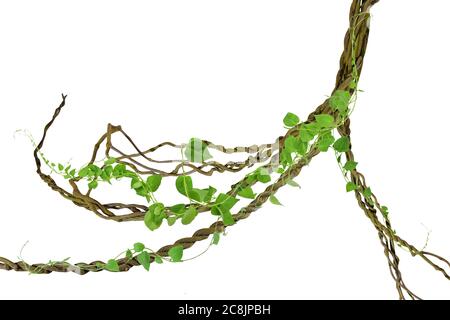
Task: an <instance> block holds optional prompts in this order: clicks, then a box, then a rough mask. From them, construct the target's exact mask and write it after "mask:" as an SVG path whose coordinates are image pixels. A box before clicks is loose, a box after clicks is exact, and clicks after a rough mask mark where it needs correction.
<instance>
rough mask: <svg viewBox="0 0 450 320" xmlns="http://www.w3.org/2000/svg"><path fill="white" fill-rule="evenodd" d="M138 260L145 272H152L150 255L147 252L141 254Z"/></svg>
mask: <svg viewBox="0 0 450 320" xmlns="http://www.w3.org/2000/svg"><path fill="white" fill-rule="evenodd" d="M136 259H137V261H138V262H139V264H140V265H141V266H143V267H144V269H145V270H147V271H149V270H150V254H149V253H148V252H147V251H142V252H141V253H139V254H138V256H137V257H136Z"/></svg>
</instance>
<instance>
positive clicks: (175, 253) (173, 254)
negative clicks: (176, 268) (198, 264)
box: [168, 245, 184, 262]
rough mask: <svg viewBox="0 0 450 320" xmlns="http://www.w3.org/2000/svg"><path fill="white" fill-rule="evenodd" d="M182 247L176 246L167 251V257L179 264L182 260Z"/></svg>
mask: <svg viewBox="0 0 450 320" xmlns="http://www.w3.org/2000/svg"><path fill="white" fill-rule="evenodd" d="M183 251H184V249H183V246H181V245H178V246H175V247H172V248H171V249H170V250H169V252H168V253H169V257H170V258H171V259H172V261H173V262H180V261H181V260H182V259H183Z"/></svg>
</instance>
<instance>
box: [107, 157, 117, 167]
mask: <svg viewBox="0 0 450 320" xmlns="http://www.w3.org/2000/svg"><path fill="white" fill-rule="evenodd" d="M116 161H117V159H116V158H108V159H107V160H106V161H105V166H109V165H111V164H114V163H116Z"/></svg>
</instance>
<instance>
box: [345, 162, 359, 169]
mask: <svg viewBox="0 0 450 320" xmlns="http://www.w3.org/2000/svg"><path fill="white" fill-rule="evenodd" d="M357 165H358V162H355V161H352V160H350V161H347V162H346V164H345V165H344V169H345V170H347V171H353V170H355V169H356V166H357Z"/></svg>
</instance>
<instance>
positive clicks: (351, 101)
mask: <svg viewBox="0 0 450 320" xmlns="http://www.w3.org/2000/svg"><path fill="white" fill-rule="evenodd" d="M377 2H379V0H352V4H351V8H350V19H349V21H350V24H349V28H348V31H347V33H346V36H345V40H344V52H343V53H342V55H341V59H340V68H339V71H338V74H337V78H336V84H335V88H334V90H333V91H332V94H331V96H330V97H328V98H327V99H326V100H325V101H324V102H323V103H322V104H321V105H319V106H318V107H317V108H316V109H315V110H314V111H313V112H312V113H311V114H309V116H308V117H306V118H305V120H304V121H302V120H301V119H300V117H299V116H298V115H296V114H295V113H293V112H289V113H287V114H286V115H285V116H284V118H283V124H284V127H285V128H286V130H287V131H286V132H285V134H284V135H282V136H280V137H278V138H277V139H275V141H274V142H273V143H268V144H262V145H252V146H246V147H225V146H222V145H217V144H214V143H212V142H210V141H207V140H204V139H198V138H192V139H190V140H189V141H188V142H187V143H185V144H175V143H172V142H163V143H160V144H158V145H156V146H154V147H152V148H148V149H146V150H143V149H141V148H140V147H139V146H138V145H137V144H136V143H135V142H134V141H133V140H132V138H131V137H130V136H129V135H128V134H127V133H126V132H125V131H124V130H123V128H122V127H121V126H115V125H112V124H109V125H108V126H107V130H106V132H105V133H104V134H103V135H102V136H101V137H100V138H99V140H98V141H97V143H96V144H95V146H94V150H93V152H92V157H91V159H90V160H89V162H88V163H87V164H86V165H84V166H81V167H80V168H77V167H75V166H73V165H72V164H67V165H63V164H61V163H54V162H52V161H50V160H49V159H47V157H46V156H45V154H44V152H43V147H44V143H45V140H46V138H47V135H48V132H49V130H50V128H51V127H52V125H53V123H54V121H55V120H56V119H57V118H58V116H59V115H60V113H61V111H62V110H63V108H64V107H65V104H66V98H67V96H66V95H63V96H62V102H61V104H60V105H59V107H58V108H57V109H56V110H55V112H54V115H53V117H52V119H51V120H50V122H49V123H48V124H47V125H46V126H45V128H44V133H43V136H42V138H41V140H40V142H39V143H35V142H34V140H33V139H32V137H31V136H30V138H31V139H32V141H33V143H34V145H35V150H34V159H35V162H36V166H37V173H38V175H39V176H40V178H41V179H42V180H43V181H44V182H45V183H46V184H47V185H48V186H49V187H50V188H51V189H53V190H54V191H56V192H58V193H59V194H60V195H62V196H63V197H64V198H66V199H67V200H69V201H71V202H73V203H74V204H75V205H77V206H79V207H82V208H85V209H87V210H89V211H91V212H93V213H95V214H96V215H97V216H99V217H100V218H103V219H106V220H112V221H116V222H127V221H141V222H143V223H144V224H145V226H146V227H147V228H148V229H149V232H156V230H158V229H159V228H160V227H161V226H162V224H163V223H167V225H169V226H173V225H174V224H176V223H180V224H182V225H188V224H190V223H192V222H193V221H194V220H195V219H196V218H197V217H198V216H199V215H200V214H210V215H212V216H213V218H214V220H215V222H214V223H213V224H212V225H211V226H209V227H207V228H203V229H200V230H198V231H197V232H195V233H194V234H193V235H192V236H190V237H186V238H182V239H180V240H178V241H176V242H175V243H172V244H169V245H167V246H164V247H162V248H160V249H159V250H155V249H152V248H150V247H148V246H147V245H146V244H143V243H140V242H137V243H135V244H134V245H132V246H131V247H130V248H129V249H126V250H124V251H123V252H122V253H120V254H119V255H118V256H116V257H114V258H111V259H107V261H106V262H102V261H94V262H91V263H75V264H72V263H70V262H69V259H65V260H63V261H56V262H55V261H50V262H49V263H41V264H28V263H26V262H25V261H24V260H23V259H22V260H21V261H19V262H12V261H11V260H9V259H6V258H3V257H0V269H4V270H15V271H28V272H31V273H38V274H49V273H52V272H75V273H78V274H81V275H82V274H86V273H88V272H99V271H103V270H107V271H111V272H125V271H128V270H130V269H131V268H133V267H137V266H141V267H143V268H144V269H145V270H147V271H148V270H150V267H151V265H152V264H153V263H157V264H162V263H164V262H172V263H179V262H183V261H186V260H190V259H193V258H192V257H191V258H186V253H185V251H186V250H187V249H189V248H191V247H192V246H193V245H194V244H196V243H198V242H201V241H204V240H209V242H210V244H209V246H208V248H209V247H210V246H213V245H217V244H219V241H220V239H221V235H222V234H223V233H224V232H225V231H226V229H227V228H229V227H231V226H232V225H234V224H236V223H238V222H239V221H241V220H243V219H247V218H248V217H249V216H250V215H251V214H252V213H253V212H255V211H257V210H258V209H259V208H261V207H262V206H263V205H264V204H265V203H266V202H267V201H269V202H271V203H272V204H274V205H281V201H280V199H279V196H278V191H279V190H280V189H281V188H282V187H284V186H285V185H290V186H292V187H299V185H298V183H297V182H295V181H294V178H296V177H297V176H298V175H299V174H300V173H301V171H302V170H303V168H304V167H306V166H307V165H308V164H309V163H310V162H311V161H312V159H313V158H314V157H316V156H317V155H318V154H320V153H325V152H329V151H330V150H331V151H330V152H334V154H335V156H336V161H337V163H338V166H339V169H340V171H341V172H342V175H343V177H344V179H345V186H344V187H343V189H344V190H346V191H347V192H352V193H354V195H355V198H356V200H357V203H358V206H359V207H360V208H361V209H362V211H363V212H364V214H365V215H366V216H367V217H368V218H369V220H370V222H371V223H372V225H373V226H374V228H375V231H376V232H377V234H378V237H379V240H380V243H381V245H382V247H383V252H384V254H385V256H386V258H387V261H388V266H389V270H390V273H391V276H392V278H393V280H394V282H395V286H396V289H397V292H398V296H399V298H400V299H406V298H411V299H419V297H418V296H417V295H416V294H415V293H413V292H412V291H411V290H410V289H409V288H408V287H407V286H406V284H405V282H404V279H403V275H402V273H401V271H400V258H399V256H398V254H397V252H396V249H397V248H398V247H401V248H403V249H405V250H406V251H407V252H409V253H410V254H411V255H412V256H418V257H420V258H422V260H423V261H425V262H426V263H427V264H429V265H430V266H431V267H433V268H434V269H435V270H437V271H438V272H440V273H442V275H443V276H444V277H445V278H447V279H448V280H450V275H449V273H448V268H450V263H449V261H448V260H446V259H444V258H443V257H441V256H439V255H437V254H434V253H431V252H428V251H424V249H422V250H419V249H417V248H416V247H415V246H413V245H412V244H410V243H409V242H407V241H406V240H404V239H403V238H401V237H400V236H399V235H398V234H397V233H396V231H395V230H394V229H393V227H392V222H391V216H390V213H389V209H388V207H387V206H385V205H384V204H382V203H380V201H379V200H378V198H377V196H376V195H375V193H374V192H373V189H372V188H371V186H369V185H368V184H367V180H366V178H365V176H364V175H363V174H362V173H361V172H360V171H359V170H358V162H357V161H356V158H355V155H354V153H353V150H352V143H351V130H350V116H351V114H352V112H353V110H354V108H355V106H356V102H357V96H358V92H359V89H358V83H359V78H360V75H361V71H362V67H363V61H364V57H365V53H366V49H367V43H368V37H369V31H370V27H369V21H370V8H371V7H372V6H373V5H374V4H376V3H377ZM117 135H121V136H122V137H124V138H125V139H126V141H128V143H129V144H130V145H131V146H132V147H133V148H134V153H125V152H123V151H122V150H121V149H120V148H119V147H117V146H116V145H115V144H114V143H113V138H114V137H115V136H117ZM101 147H104V148H105V152H104V156H102V157H100V156H99V150H100V148H101ZM165 147H167V148H174V149H177V150H179V155H180V156H179V158H178V159H174V160H158V159H155V158H154V157H153V153H154V152H155V151H157V150H159V149H161V148H165ZM214 153H223V154H232V153H242V154H245V155H246V158H245V159H244V160H242V161H229V162H226V163H222V162H220V161H217V160H215V157H214V155H213V154H214ZM43 164H44V165H45V167H46V168H47V169H48V171H49V173H44V172H43V170H44V168H43ZM161 164H165V165H172V169H171V170H164V169H162V168H161ZM244 170H248V171H249V172H247V173H246V174H245V175H244V177H242V178H241V179H239V180H238V181H237V182H236V183H235V184H233V185H232V186H231V187H229V188H228V189H223V187H218V186H217V187H215V186H198V185H197V184H196V183H195V181H194V177H195V175H205V176H211V175H212V174H221V173H226V172H228V173H235V174H236V173H239V172H241V171H244ZM54 175H60V176H62V177H63V178H64V179H66V181H67V185H68V187H64V188H63V187H61V186H60V185H58V184H57V183H56V181H55V180H54V178H53V177H54ZM124 180H125V181H127V182H128V183H129V186H130V190H131V191H132V192H133V193H135V194H136V196H137V197H139V198H140V199H142V202H141V204H134V203H101V202H100V201H98V200H96V199H95V198H94V197H93V194H95V193H97V192H99V191H100V190H101V189H102V186H103V185H104V184H114V183H116V182H117V181H124ZM163 183H172V184H173V188H174V192H177V193H179V194H181V195H182V196H183V197H184V199H185V201H184V202H182V203H162V202H161V201H160V200H158V198H159V197H158V192H159V189H160V186H161V185H162V184H163ZM258 186H263V189H264V190H263V191H256V189H257V187H258ZM68 188H70V189H68ZM68 190H70V191H68ZM242 203H244V204H243V205H241V204H242ZM239 207H240V208H239ZM206 250H207V249H206ZM194 258H195V257H194Z"/></svg>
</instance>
